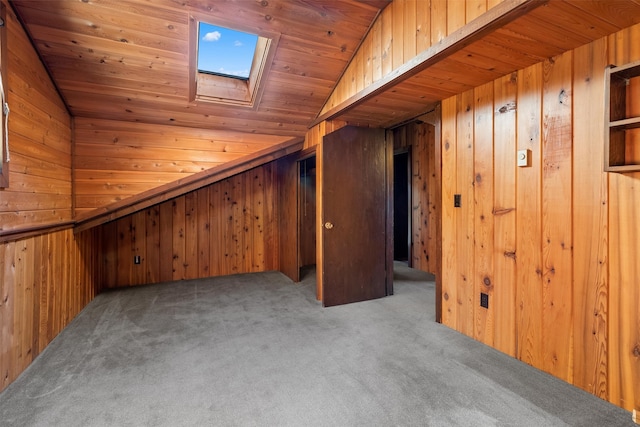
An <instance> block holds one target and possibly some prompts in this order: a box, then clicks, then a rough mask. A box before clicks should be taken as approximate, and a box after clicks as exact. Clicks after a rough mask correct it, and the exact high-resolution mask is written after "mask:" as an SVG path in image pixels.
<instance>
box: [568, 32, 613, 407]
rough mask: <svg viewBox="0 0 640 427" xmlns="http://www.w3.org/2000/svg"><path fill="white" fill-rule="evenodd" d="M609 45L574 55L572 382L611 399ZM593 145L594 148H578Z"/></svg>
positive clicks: (587, 48)
mask: <svg viewBox="0 0 640 427" xmlns="http://www.w3.org/2000/svg"><path fill="white" fill-rule="evenodd" d="M606 65H607V57H606V41H605V39H600V40H598V41H596V42H594V43H592V44H590V45H586V46H584V47H581V48H578V49H576V50H575V51H574V67H573V68H574V76H573V122H574V127H573V134H574V141H576V143H574V144H573V206H572V212H573V271H574V277H573V345H574V348H575V349H580V351H573V366H574V375H573V382H574V384H575V385H576V386H578V387H581V388H582V389H584V390H586V391H588V392H590V393H593V394H595V395H596V396H598V397H600V398H602V399H608V390H607V317H608V307H607V302H608V288H609V282H608V277H607V265H608V262H609V259H608V258H609V257H608V255H607V230H608V212H607V209H608V191H607V182H608V179H607V175H608V174H606V173H604V172H603V171H602V165H603V164H604V158H603V157H604V151H603V150H594V149H592V145H593V146H595V147H597V146H604V140H603V139H604V138H603V136H604V135H603V133H602V132H601V131H602V129H603V128H604V105H603V104H602V103H600V102H593V100H597V99H604V85H602V84H600V83H601V82H602V81H603V80H604V70H605V67H606ZM580 141H593V144H585V143H580Z"/></svg>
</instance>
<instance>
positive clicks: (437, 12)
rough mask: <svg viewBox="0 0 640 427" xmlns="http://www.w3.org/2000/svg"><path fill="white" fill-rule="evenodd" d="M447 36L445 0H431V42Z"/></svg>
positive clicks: (436, 41) (434, 42)
mask: <svg viewBox="0 0 640 427" xmlns="http://www.w3.org/2000/svg"><path fill="white" fill-rule="evenodd" d="M446 36H447V0H431V44H432V45H434V44H436V43H438V42H439V41H440V40H442V39H443V38H445V37H446Z"/></svg>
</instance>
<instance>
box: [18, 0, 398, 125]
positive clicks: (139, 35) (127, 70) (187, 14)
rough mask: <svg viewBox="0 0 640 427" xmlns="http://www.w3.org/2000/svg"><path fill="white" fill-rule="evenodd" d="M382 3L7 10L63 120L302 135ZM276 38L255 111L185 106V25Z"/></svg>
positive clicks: (60, 3) (122, 3) (170, 0)
mask: <svg viewBox="0 0 640 427" xmlns="http://www.w3.org/2000/svg"><path fill="white" fill-rule="evenodd" d="M387 3H388V0H366V1H356V0H340V1H326V0H215V1H205V0H181V1H178V0H154V1H153V2H152V1H142V0H118V1H110V0H104V1H101V0H81V1H70V0H41V1H37V0H36V1H34V0H28V1H22V0H18V1H14V2H12V4H13V6H14V8H15V10H16V12H17V14H18V16H19V18H20V19H21V21H22V22H23V24H24V25H25V27H26V29H27V31H28V32H29V34H30V36H31V38H32V40H33V42H34V44H35V46H36V49H37V51H38V52H39V54H40V56H41V58H42V60H43V62H44V64H45V66H46V67H47V69H48V70H49V72H50V74H51V76H52V78H53V80H54V82H55V84H56V85H57V87H58V89H59V91H60V94H61V96H62V97H63V99H64V101H65V102H66V104H67V106H68V108H69V110H70V112H71V114H73V115H74V116H78V117H88V118H101V119H112V120H122V121H137V122H144V123H152V124H174V125H179V126H189V127H198V128H208V129H225V130H231V131H240V132H250V133H254V134H270V135H283V136H303V135H304V134H305V132H306V131H307V129H308V127H309V125H310V123H312V122H313V120H314V119H315V118H316V116H317V114H318V113H319V111H320V110H321V108H322V106H323V104H324V103H325V101H326V100H327V98H328V96H329V95H330V93H331V90H332V89H333V87H334V85H335V84H336V82H337V81H338V80H339V78H340V76H341V74H342V73H343V71H344V69H345V67H346V66H347V64H348V62H349V61H350V59H351V58H352V56H353V54H354V52H355V51H356V49H357V48H358V46H359V45H360V43H361V41H362V39H363V37H364V36H365V34H366V33H367V31H368V29H369V27H370V25H371V24H372V22H373V21H374V20H375V18H376V16H377V15H378V13H379V12H380V10H381V8H383V7H384V6H385V5H386V4H387ZM194 16H195V17H196V19H197V20H203V21H204V20H206V21H208V22H210V23H213V24H216V25H221V26H225V27H229V28H238V29H247V28H255V29H256V31H267V32H270V33H278V34H280V40H279V44H278V46H277V51H276V53H275V56H274V58H273V62H272V66H271V69H270V71H269V73H268V75H267V76H266V79H265V80H264V81H263V84H264V92H263V95H262V99H261V102H260V103H259V106H258V108H256V109H251V108H247V107H240V106H228V105H216V104H211V103H205V102H192V101H190V99H189V79H190V75H189V74H190V73H189V60H190V55H192V54H193V49H194V48H193V46H190V43H189V32H190V29H189V26H190V20H191V19H192V17H194Z"/></svg>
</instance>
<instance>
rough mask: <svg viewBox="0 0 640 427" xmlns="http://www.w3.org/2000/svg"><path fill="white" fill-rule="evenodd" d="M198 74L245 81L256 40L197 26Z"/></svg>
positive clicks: (238, 32)
mask: <svg viewBox="0 0 640 427" xmlns="http://www.w3.org/2000/svg"><path fill="white" fill-rule="evenodd" d="M198 29H199V31H198V70H199V71H208V72H212V73H217V74H225V75H228V76H234V77H241V78H245V79H246V78H248V77H249V72H250V71H251V64H252V62H253V55H254V53H255V50H256V43H257V41H258V36H256V35H254V34H248V33H243V32H241V31H235V30H230V29H228V28H224V27H217V26H215V25H211V24H207V23H205V22H200V25H199V28H198Z"/></svg>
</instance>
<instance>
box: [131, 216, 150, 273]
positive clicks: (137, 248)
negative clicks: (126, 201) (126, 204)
mask: <svg viewBox="0 0 640 427" xmlns="http://www.w3.org/2000/svg"><path fill="white" fill-rule="evenodd" d="M147 240H148V235H147V212H146V211H139V212H136V213H135V214H133V215H132V216H131V253H130V256H129V257H130V258H131V260H132V262H133V257H134V256H139V257H140V264H135V263H133V264H132V267H131V269H132V272H131V273H132V284H136V285H140V284H143V283H148V282H147V268H146V263H147Z"/></svg>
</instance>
